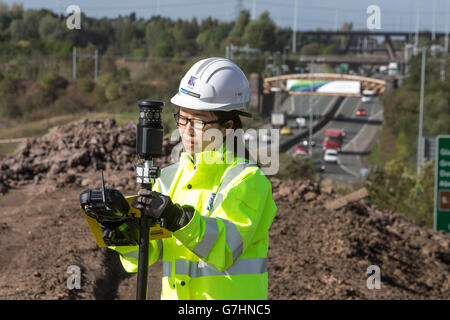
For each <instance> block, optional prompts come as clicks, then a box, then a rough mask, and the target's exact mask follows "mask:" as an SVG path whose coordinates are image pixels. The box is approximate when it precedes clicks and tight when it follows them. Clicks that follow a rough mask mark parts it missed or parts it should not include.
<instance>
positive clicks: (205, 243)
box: [193, 217, 219, 258]
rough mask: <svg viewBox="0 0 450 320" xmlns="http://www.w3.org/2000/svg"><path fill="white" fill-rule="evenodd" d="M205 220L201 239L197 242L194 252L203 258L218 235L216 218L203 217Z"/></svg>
mask: <svg viewBox="0 0 450 320" xmlns="http://www.w3.org/2000/svg"><path fill="white" fill-rule="evenodd" d="M203 219H204V220H205V233H204V234H203V238H202V240H200V242H199V243H198V244H197V246H196V247H195V249H194V250H193V251H194V253H195V254H196V255H197V256H199V257H200V258H205V257H206V256H207V255H208V254H209V251H210V250H211V248H212V246H213V245H214V243H215V242H216V239H217V237H218V236H219V229H218V227H217V221H216V218H208V217H203Z"/></svg>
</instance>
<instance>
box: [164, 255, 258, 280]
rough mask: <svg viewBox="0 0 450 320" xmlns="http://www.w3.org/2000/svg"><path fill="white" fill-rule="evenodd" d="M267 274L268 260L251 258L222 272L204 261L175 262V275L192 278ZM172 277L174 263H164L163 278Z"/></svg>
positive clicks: (238, 261) (235, 263)
mask: <svg viewBox="0 0 450 320" xmlns="http://www.w3.org/2000/svg"><path fill="white" fill-rule="evenodd" d="M265 272H267V258H249V259H241V260H237V261H236V262H234V263H233V264H232V265H231V266H230V267H229V268H228V269H226V270H224V271H223V272H220V271H219V270H217V268H216V267H215V266H213V265H212V264H208V263H206V262H204V261H201V260H200V261H199V262H193V261H189V260H185V259H176V260H175V275H186V276H189V277H191V278H200V277H208V276H235V275H239V274H262V273H265ZM171 275H172V262H171V261H164V262H163V277H170V276H171Z"/></svg>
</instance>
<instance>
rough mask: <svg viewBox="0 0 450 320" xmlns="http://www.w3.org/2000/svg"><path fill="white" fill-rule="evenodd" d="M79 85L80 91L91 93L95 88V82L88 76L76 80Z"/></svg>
mask: <svg viewBox="0 0 450 320" xmlns="http://www.w3.org/2000/svg"><path fill="white" fill-rule="evenodd" d="M78 85H79V86H80V91H81V93H84V94H88V93H91V92H92V91H93V90H94V88H95V83H94V81H92V80H91V79H89V78H83V79H81V80H80V81H79V82H78Z"/></svg>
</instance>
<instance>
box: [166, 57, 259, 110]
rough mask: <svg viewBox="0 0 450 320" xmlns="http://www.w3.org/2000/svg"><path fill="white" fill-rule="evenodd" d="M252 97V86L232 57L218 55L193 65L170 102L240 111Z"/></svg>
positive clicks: (200, 107) (194, 106) (194, 107)
mask: <svg viewBox="0 0 450 320" xmlns="http://www.w3.org/2000/svg"><path fill="white" fill-rule="evenodd" d="M249 100H250V86H249V84H248V80H247V78H246V77H245V74H244V73H243V72H242V70H241V69H240V68H239V67H238V66H237V65H236V64H235V63H234V62H232V61H230V60H228V59H225V58H216V57H214V58H208V59H203V60H200V61H198V62H197V63H195V64H194V65H193V66H192V67H191V68H190V69H189V71H188V72H187V73H186V74H185V75H184V77H183V78H182V79H181V82H180V87H179V90H178V93H177V94H176V95H174V96H173V97H172V99H170V102H172V103H173V104H175V105H177V106H180V107H184V108H188V109H195V110H208V111H232V110H239V111H240V110H243V109H246V108H247V103H248V101H249ZM239 113H240V114H241V115H245V116H251V115H250V114H249V113H246V112H243V111H240V112H239Z"/></svg>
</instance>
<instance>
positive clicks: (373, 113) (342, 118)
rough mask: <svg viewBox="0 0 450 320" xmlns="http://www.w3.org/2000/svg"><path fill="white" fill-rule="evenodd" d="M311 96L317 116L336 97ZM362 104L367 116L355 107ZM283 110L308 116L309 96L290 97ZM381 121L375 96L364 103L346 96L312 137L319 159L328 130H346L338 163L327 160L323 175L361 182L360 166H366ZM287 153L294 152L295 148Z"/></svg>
mask: <svg viewBox="0 0 450 320" xmlns="http://www.w3.org/2000/svg"><path fill="white" fill-rule="evenodd" d="M312 99H313V114H315V115H316V116H317V115H320V114H322V113H323V112H324V110H325V108H326V106H327V105H328V104H329V103H330V101H331V100H332V99H333V97H329V96H313V97H312ZM360 106H362V107H364V109H365V110H366V116H357V115H356V110H357V109H358V107H360ZM280 109H281V110H283V111H286V112H287V113H288V114H290V115H296V116H306V117H307V119H309V110H310V109H309V97H308V96H291V97H288V98H287V99H286V101H284V103H283V105H282V106H281V107H280ZM307 123H308V122H307ZM382 123H383V106H382V105H381V103H380V102H379V101H378V100H377V99H376V98H375V99H374V101H373V102H369V103H367V102H366V103H362V102H361V98H360V97H345V98H344V99H343V100H342V102H341V104H340V106H339V107H338V109H337V110H336V113H335V114H334V115H333V117H332V119H331V120H330V121H329V122H327V123H326V124H325V126H323V127H322V128H321V129H320V130H318V131H317V132H314V134H313V140H314V141H315V142H316V147H314V148H313V156H314V158H316V159H320V158H322V157H323V155H322V146H321V145H322V141H323V139H324V132H325V130H326V129H330V128H334V129H342V130H344V132H345V138H344V142H343V146H342V150H341V152H340V153H339V156H338V162H337V163H326V169H325V171H324V172H323V173H322V175H323V176H324V177H326V178H330V179H333V180H339V181H344V182H347V183H356V182H358V181H359V180H360V178H361V169H364V168H366V167H367V165H366V160H365V156H366V155H367V154H368V149H369V147H370V145H371V144H372V143H373V142H374V141H375V140H376V137H377V134H378V132H379V130H380V127H381V124H382ZM288 124H290V123H288ZM287 152H288V153H291V154H293V152H294V147H292V148H290V149H289V150H288V151H287Z"/></svg>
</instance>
